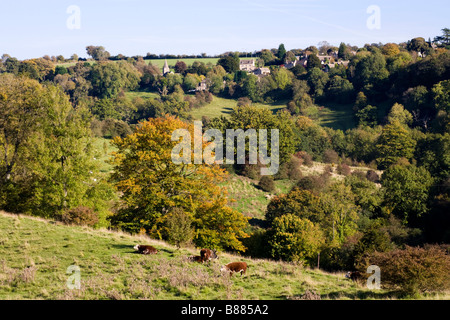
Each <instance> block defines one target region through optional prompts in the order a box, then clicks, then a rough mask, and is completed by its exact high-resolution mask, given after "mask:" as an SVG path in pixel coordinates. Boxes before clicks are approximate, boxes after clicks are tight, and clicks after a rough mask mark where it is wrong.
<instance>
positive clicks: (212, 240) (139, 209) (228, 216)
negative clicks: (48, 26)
mask: <svg viewBox="0 0 450 320" xmlns="http://www.w3.org/2000/svg"><path fill="white" fill-rule="evenodd" d="M176 129H186V131H184V134H187V133H189V134H190V136H189V137H185V136H183V139H184V138H186V139H190V137H192V136H193V130H194V129H193V126H192V125H187V124H185V123H183V122H182V121H181V120H179V119H176V118H174V117H168V116H167V117H165V118H155V119H149V120H148V121H144V122H141V123H140V124H139V126H138V127H137V129H136V132H135V133H133V134H131V135H128V136H127V137H125V138H120V137H116V138H115V139H114V145H115V146H116V147H117V149H118V150H117V151H116V152H115V153H113V156H114V159H113V164H114V173H113V175H112V180H113V181H114V183H115V185H116V188H117V190H118V191H120V192H121V193H122V197H121V200H122V203H123V206H122V208H121V209H120V210H119V212H118V213H117V214H116V215H114V216H113V217H112V218H111V221H112V223H113V225H114V226H116V227H119V228H121V229H124V230H128V231H131V232H146V233H148V234H150V235H151V236H153V237H157V238H163V237H164V225H165V223H166V222H165V221H166V219H167V218H168V214H169V213H170V212H172V211H173V210H174V209H175V208H180V209H182V210H183V211H184V212H185V213H186V214H187V215H189V217H190V218H191V219H192V226H193V228H194V232H195V233H194V243H195V244H197V245H199V246H200V245H205V244H211V246H213V247H214V248H217V249H225V248H231V249H235V250H244V249H245V248H244V247H243V246H242V243H241V242H240V240H239V239H241V238H244V237H246V234H245V232H243V231H242V230H244V229H245V226H246V225H247V218H245V217H244V216H243V215H242V214H241V213H239V212H237V211H236V210H234V209H231V208H229V207H228V206H227V201H228V200H227V197H226V194H225V190H224V189H223V188H222V187H219V186H217V183H219V182H220V181H221V180H222V179H223V178H224V175H225V173H224V170H223V169H221V168H219V167H218V166H217V165H207V164H205V163H202V164H193V163H181V164H177V163H174V161H173V160H172V150H173V148H174V147H175V146H177V145H178V143H179V141H172V134H173V132H174V131H175V130H176ZM188 145H189V146H190V147H191V148H190V150H183V151H182V153H183V155H184V156H186V157H187V158H188V159H189V160H192V159H193V150H194V148H193V142H192V141H190V140H188ZM205 146H206V145H205V144H204V145H203V147H202V148H204V147H205ZM191 150H192V152H191ZM202 150H203V149H202ZM180 151H181V150H180Z"/></svg>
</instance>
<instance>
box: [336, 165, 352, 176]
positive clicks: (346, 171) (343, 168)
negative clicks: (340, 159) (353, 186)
mask: <svg viewBox="0 0 450 320" xmlns="http://www.w3.org/2000/svg"><path fill="white" fill-rule="evenodd" d="M351 172H352V170H351V169H350V167H349V166H348V165H346V164H345V163H342V164H338V166H337V173H339V174H342V175H344V176H348V175H350V173H351Z"/></svg>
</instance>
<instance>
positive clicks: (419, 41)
mask: <svg viewBox="0 0 450 320" xmlns="http://www.w3.org/2000/svg"><path fill="white" fill-rule="evenodd" d="M406 48H407V49H408V50H409V51H417V52H420V53H425V52H426V51H427V50H428V49H429V45H428V43H427V42H426V41H425V39H424V38H422V37H417V38H414V39H411V40H409V41H408V43H407V46H406Z"/></svg>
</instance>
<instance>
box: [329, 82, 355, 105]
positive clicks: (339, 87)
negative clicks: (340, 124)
mask: <svg viewBox="0 0 450 320" xmlns="http://www.w3.org/2000/svg"><path fill="white" fill-rule="evenodd" d="M326 94H327V96H328V97H329V98H330V99H331V100H334V101H336V102H338V103H348V102H350V101H352V100H353V99H354V98H355V97H354V95H355V91H354V88H353V84H352V83H351V82H350V81H348V80H347V79H343V78H342V77H340V76H334V77H333V78H331V80H330V82H329V83H328V86H327V89H326Z"/></svg>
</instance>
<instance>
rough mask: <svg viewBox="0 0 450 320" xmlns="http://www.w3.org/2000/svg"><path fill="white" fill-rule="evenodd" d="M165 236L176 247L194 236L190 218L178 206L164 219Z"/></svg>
mask: <svg viewBox="0 0 450 320" xmlns="http://www.w3.org/2000/svg"><path fill="white" fill-rule="evenodd" d="M165 228H166V229H165V231H166V233H167V235H166V238H167V240H168V241H169V243H172V244H174V245H176V246H177V247H178V248H180V247H181V245H182V244H187V243H189V242H190V241H192V238H193V237H194V228H193V226H192V218H191V217H190V216H189V215H188V214H186V213H185V212H184V211H183V210H182V209H180V208H174V209H173V210H172V212H171V213H169V214H168V215H167V218H166V221H165Z"/></svg>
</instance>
